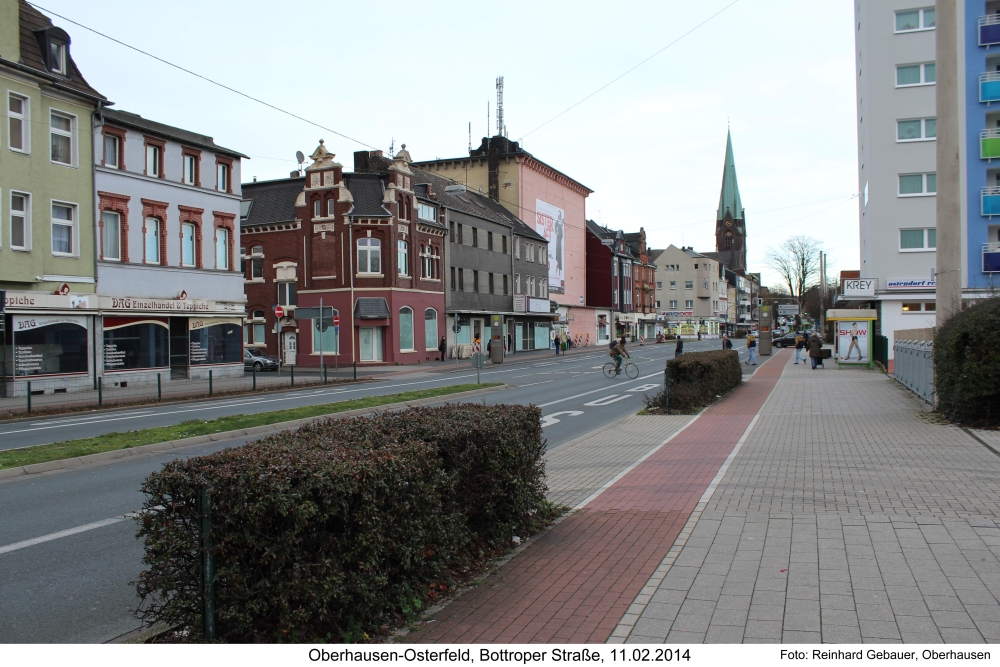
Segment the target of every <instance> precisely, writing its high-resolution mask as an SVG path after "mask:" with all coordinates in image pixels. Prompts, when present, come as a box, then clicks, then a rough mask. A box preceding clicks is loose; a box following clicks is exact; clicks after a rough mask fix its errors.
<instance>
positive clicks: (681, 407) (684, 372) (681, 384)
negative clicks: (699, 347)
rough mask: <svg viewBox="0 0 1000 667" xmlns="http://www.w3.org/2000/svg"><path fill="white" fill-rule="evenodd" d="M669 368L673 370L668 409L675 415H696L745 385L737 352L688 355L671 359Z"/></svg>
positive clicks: (710, 352)
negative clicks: (724, 395) (700, 410)
mask: <svg viewBox="0 0 1000 667" xmlns="http://www.w3.org/2000/svg"><path fill="white" fill-rule="evenodd" d="M667 369H668V370H669V371H670V396H669V405H668V406H667V408H668V411H669V412H670V413H671V414H689V413H692V412H696V411H698V410H699V409H701V408H703V407H705V406H706V405H709V404H710V403H712V402H713V401H715V399H716V398H717V397H718V396H722V395H723V394H725V393H726V392H728V391H731V390H733V389H735V388H736V387H738V386H739V385H740V383H741V382H743V370H742V369H741V368H740V357H739V354H737V352H736V351H735V350H709V351H706V352H687V353H684V354H680V355H677V356H676V357H674V358H672V359H668V360H667Z"/></svg>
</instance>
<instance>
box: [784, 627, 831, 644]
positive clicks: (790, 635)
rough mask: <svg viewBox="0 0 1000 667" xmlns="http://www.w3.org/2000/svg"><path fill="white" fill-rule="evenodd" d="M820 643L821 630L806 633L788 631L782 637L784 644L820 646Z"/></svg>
mask: <svg viewBox="0 0 1000 667" xmlns="http://www.w3.org/2000/svg"><path fill="white" fill-rule="evenodd" d="M820 641H822V633H820V632H819V630H816V631H814V632H804V631H802V630H788V629H786V630H785V631H784V632H783V633H782V635H781V643H782V644H819V643H820Z"/></svg>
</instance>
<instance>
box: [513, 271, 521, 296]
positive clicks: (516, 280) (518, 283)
mask: <svg viewBox="0 0 1000 667" xmlns="http://www.w3.org/2000/svg"><path fill="white" fill-rule="evenodd" d="M514 294H521V274H520V273H515V274H514Z"/></svg>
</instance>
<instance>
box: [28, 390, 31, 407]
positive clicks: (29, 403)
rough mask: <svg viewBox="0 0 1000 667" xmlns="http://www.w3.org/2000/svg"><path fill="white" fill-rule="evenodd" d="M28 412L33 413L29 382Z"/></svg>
mask: <svg viewBox="0 0 1000 667" xmlns="http://www.w3.org/2000/svg"><path fill="white" fill-rule="evenodd" d="M28 414H29V415H30V414H31V383H30V382H29V383H28Z"/></svg>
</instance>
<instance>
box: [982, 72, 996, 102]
mask: <svg viewBox="0 0 1000 667" xmlns="http://www.w3.org/2000/svg"><path fill="white" fill-rule="evenodd" d="M979 101H980V102H985V103H986V104H987V105H988V104H989V103H990V102H1000V72H983V73H982V74H980V75H979Z"/></svg>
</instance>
